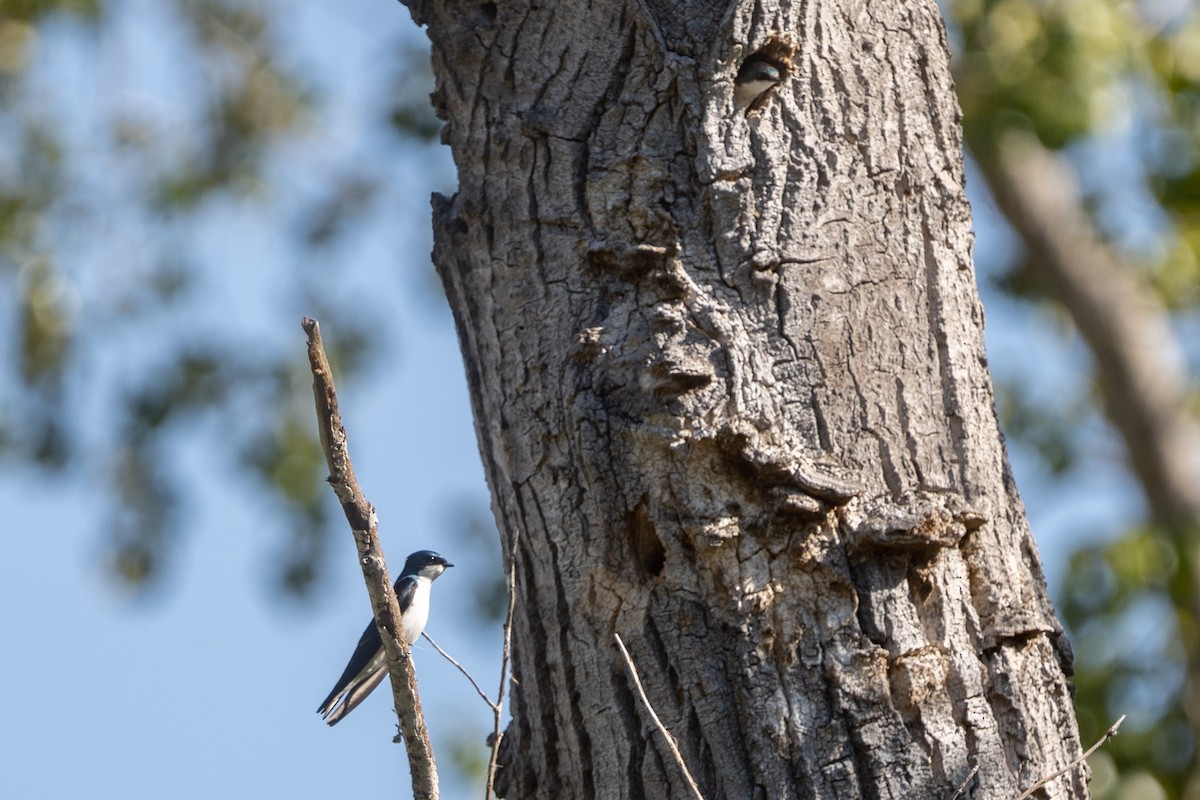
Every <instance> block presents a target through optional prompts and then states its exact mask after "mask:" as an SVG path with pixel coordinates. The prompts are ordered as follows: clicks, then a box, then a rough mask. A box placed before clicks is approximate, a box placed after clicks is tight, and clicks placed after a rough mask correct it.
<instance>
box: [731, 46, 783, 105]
mask: <svg viewBox="0 0 1200 800" xmlns="http://www.w3.org/2000/svg"><path fill="white" fill-rule="evenodd" d="M782 77H783V73H782V72H780V70H779V65H778V64H776V63H775V62H773V61H770V60H768V59H767V58H765V57H763V56H760V55H757V54H756V55H752V56H750V57H749V58H747V59H746V60H745V61H743V62H742V66H741V68H740V69H739V70H738V74H737V78H736V79H735V80H734V82H733V102H734V103H736V104H737V107H738V108H739V109H741V110H742V111H749V110H750V109H751V108H752V107H753V106H754V103H755V102H756V101H757V100H758V99H759V98H760V97H762V96H763V95H764V94H766V93H767V91H768V90H769V89H771V87H773V86H775V85H776V84H777V83H779V81H780V79H781V78H782Z"/></svg>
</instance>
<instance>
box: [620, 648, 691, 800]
mask: <svg viewBox="0 0 1200 800" xmlns="http://www.w3.org/2000/svg"><path fill="white" fill-rule="evenodd" d="M613 638H614V639H616V640H617V649H619V650H620V651H621V655H622V656H623V657H624V658H625V666H626V667H628V668H629V675H630V677H631V678H633V685H634V686H635V687H637V691H638V696H639V697H641V698H642V704H643V705H644V706H646V711H648V712H649V713H650V719H652V720H654V724H655V726H656V727H657V728H658V731H659V733H661V734H662V735H663V739H665V740H666V742H667V747H668V748H669V749H670V750H671V755H672V756H674V757H675V763H676V764H678V765H679V768H680V769H681V770H683V777H684V780H686V781H687V785H688V787H689V788H690V789H691V790H692V794H694V795H696V800H704V795H702V794H700V787H699V786H697V785H696V781H695V779H694V778H692V773H691V772H690V771H689V770H688V768H687V764H685V763H683V754H682V753H680V752H679V745H678V744H676V742H675V737H674V736H672V735H671V732H670V731H668V730H667V726H666V725H663V722H662V720H661V719H659V718H658V714H657V713H655V711H654V706H652V705H650V698H648V697H647V696H646V689H645V688H644V687H643V686H642V679H641V677H639V676H638V671H637V667H636V666H634V664H633V659H632V658H630V657H629V651H628V650H626V649H625V643H624V642H622V641H621V634H619V633H614V634H613Z"/></svg>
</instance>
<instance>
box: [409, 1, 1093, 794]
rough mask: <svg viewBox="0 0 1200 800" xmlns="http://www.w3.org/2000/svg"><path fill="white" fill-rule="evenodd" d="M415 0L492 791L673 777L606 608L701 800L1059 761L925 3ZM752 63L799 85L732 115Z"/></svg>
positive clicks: (1072, 734) (1050, 620) (946, 85)
mask: <svg viewBox="0 0 1200 800" xmlns="http://www.w3.org/2000/svg"><path fill="white" fill-rule="evenodd" d="M409 6H410V8H412V10H413V15H414V17H415V18H416V19H417V20H418V21H419V22H423V23H427V24H428V25H429V34H430V38H431V39H432V41H433V57H434V67H435V73H436V75H437V79H438V89H437V92H436V93H435V96H434V102H435V105H436V107H437V108H438V109H439V111H440V113H441V114H442V115H443V117H444V118H445V119H446V120H447V127H446V132H445V137H446V141H447V143H448V144H449V145H450V146H451V148H452V151H453V153H454V157H455V160H456V162H457V164H458V169H459V179H460V187H459V191H458V192H457V194H455V196H454V197H452V198H442V197H435V200H434V228H435V249H434V260H435V262H436V264H437V267H438V270H439V274H440V275H441V277H442V280H443V283H444V285H445V287H446V292H447V295H448V297H449V300H450V304H451V307H452V309H453V310H454V315H455V319H456V322H457V326H458V331H459V336H460V340H461V344H462V349H463V354H464V362H465V365H466V369H467V375H468V379H469V383H470V388H471V392H472V396H473V403H474V411H475V420H476V427H477V433H478V438H479V442H480V449H481V452H482V456H483V460H484V466H485V471H486V473H487V476H488V480H489V483H490V485H491V488H492V494H493V498H494V510H495V513H496V517H497V520H498V522H499V525H500V528H501V531H502V539H503V540H504V544H505V558H506V559H508V560H510V561H513V560H515V563H516V570H517V594H518V605H517V613H516V618H515V620H514V628H513V637H514V638H513V648H514V650H513V654H514V667H515V677H516V680H517V684H516V685H515V687H514V693H513V705H512V710H513V721H512V724H511V725H510V727H509V731H508V737H507V738H506V740H505V747H504V752H503V758H504V767H503V769H502V771H501V781H500V782H499V783H498V791H499V792H500V793H501V794H505V795H507V796H509V797H522V798H525V797H546V798H562V797H571V798H588V797H604V798H640V797H652V798H670V797H689V796H691V795H690V794H689V790H688V788H687V787H686V785H685V782H684V780H683V777H682V774H681V772H680V770H679V768H678V766H677V765H676V764H675V763H674V761H673V759H672V757H671V756H670V755H669V754H668V753H667V752H666V748H665V746H664V745H663V744H662V739H661V737H659V736H657V735H656V733H655V730H654V727H653V724H652V722H651V721H650V719H649V717H648V715H647V713H646V710H645V708H644V707H643V706H642V705H641V704H640V703H639V701H638V700H637V698H636V697H635V693H634V690H633V687H632V686H631V685H630V683H629V680H628V677H627V675H626V673H625V671H624V669H623V666H622V661H621V659H620V657H619V655H618V654H617V652H616V650H615V648H614V647H613V644H612V643H613V634H614V633H619V634H620V635H621V637H622V638H623V640H624V641H625V643H626V644H627V646H628V648H629V651H630V653H631V654H632V658H633V660H634V661H635V662H636V664H637V669H638V671H639V673H640V674H641V676H642V680H643V682H644V684H645V688H646V691H647V694H648V697H649V698H650V700H651V702H652V703H653V705H654V708H655V710H656V711H657V713H658V715H659V716H660V717H661V719H662V721H663V723H664V724H665V725H666V727H667V728H668V729H669V730H670V731H671V733H672V734H673V735H674V736H675V738H676V739H677V740H678V742H679V746H680V749H681V751H682V753H683V757H684V759H685V761H686V762H687V764H688V766H689V767H690V769H691V772H692V773H693V774H694V775H695V777H696V780H697V781H698V783H699V785H700V788H701V790H702V791H703V793H704V795H705V796H706V797H710V798H723V797H728V798H771V799H772V800H775V799H776V798H838V799H839V800H841V799H843V798H852V797H871V798H874V797H893V798H918V797H919V798H926V797H949V796H950V795H952V794H953V792H954V790H955V789H956V788H957V787H958V786H959V785H960V784H961V782H962V780H963V779H964V777H965V776H966V775H967V774H968V772H969V770H970V769H971V767H972V766H973V765H976V764H978V766H979V772H978V774H977V775H976V777H975V778H974V779H973V780H972V781H971V782H970V783H969V784H968V787H967V789H966V790H965V791H964V794H963V796H964V797H973V798H1000V797H1008V796H1010V795H1015V794H1016V793H1017V792H1018V790H1019V788H1020V787H1023V786H1029V785H1031V784H1033V783H1034V782H1035V781H1037V780H1038V779H1039V778H1040V777H1042V776H1043V775H1047V774H1050V773H1052V772H1053V771H1055V770H1056V769H1060V768H1062V767H1064V766H1066V765H1068V764H1069V763H1070V762H1071V761H1072V759H1074V758H1075V757H1076V756H1077V755H1078V754H1079V744H1078V741H1077V734H1076V727H1075V721H1074V716H1073V712H1072V708H1071V697H1070V688H1069V684H1068V681H1067V673H1068V672H1069V649H1068V647H1067V646H1066V642H1065V640H1064V638H1063V636H1062V632H1061V629H1060V627H1059V625H1058V623H1057V621H1056V620H1055V617H1054V612H1053V609H1052V607H1051V605H1050V602H1049V600H1048V598H1047V595H1046V590H1045V585H1044V581H1043V578H1042V572H1041V565H1040V563H1039V561H1038V557H1037V554H1036V550H1035V548H1034V545H1033V541H1032V539H1031V537H1030V534H1029V528H1028V523H1027V521H1026V518H1025V513H1024V509H1023V507H1022V505H1021V502H1020V499H1019V497H1018V495H1017V491H1016V488H1015V487H1014V486H1013V483H1012V480H1011V476H1010V474H1009V471H1008V466H1007V462H1006V457H1005V453H1004V448H1003V442H1002V439H1001V436H1000V433H999V431H998V428H997V425H996V419H995V413H994V410H993V405H992V389H991V384H990V379H989V377H988V374H987V369H986V363H985V359H984V354H983V353H984V351H983V343H982V325H983V313H982V310H981V308H980V306H979V300H978V296H977V291H976V286H975V283H974V274H973V271H972V267H971V252H970V250H971V242H972V239H971V230H970V227H971V220H970V211H969V208H968V206H967V202H966V199H965V196H964V194H963V171H962V143H961V132H960V125H959V118H958V113H959V112H958V107H957V103H956V100H955V97H954V92H953V87H952V85H951V82H950V77H949V70H948V63H947V61H948V57H947V53H946V46H945V41H944V36H943V32H942V27H941V25H942V23H941V19H940V16H939V14H938V10H937V7H936V5H935V4H934V3H932V2H917V1H916V0H910V1H909V2H879V3H861V2H849V1H848V0H846V1H844V2H828V3H812V2H809V3H793V4H784V5H780V4H777V3H771V2H763V3H759V4H757V5H756V4H752V3H740V4H720V3H703V4H702V3H690V4H680V3H677V2H670V3H668V2H665V0H642V2H632V3H625V2H616V1H614V2H594V3H591V4H582V3H575V2H557V3H551V4H526V3H520V2H514V3H503V4H493V3H482V4H469V3H455V2H449V3H447V2H439V3H422V2H419V1H418V0H413V2H410V3H409ZM756 52H758V53H760V54H761V55H763V56H766V57H769V58H770V59H771V60H772V61H773V62H774V63H776V64H778V65H780V67H781V68H782V71H783V80H782V81H781V82H780V84H779V85H778V86H776V87H775V88H773V89H771V90H770V91H769V92H768V93H767V94H766V95H764V96H763V97H762V98H760V100H759V101H757V102H756V103H755V105H753V106H752V107H751V110H750V111H749V112H748V114H747V113H743V112H742V111H741V110H740V109H739V108H737V107H736V106H735V104H734V100H733V88H734V87H733V79H734V76H735V75H737V73H738V68H739V65H740V64H741V62H742V61H744V60H745V58H747V57H748V56H750V55H751V54H753V53H756ZM517 530H519V531H521V535H520V539H519V545H518V546H517V547H516V548H515V549H513V548H511V547H509V543H510V542H512V532H514V531H517ZM1085 782H1086V767H1082V768H1080V769H1078V770H1075V771H1073V772H1071V773H1069V774H1067V775H1066V776H1064V777H1062V778H1060V779H1057V780H1055V781H1054V782H1052V783H1051V784H1049V785H1048V786H1047V787H1046V789H1045V790H1044V796H1045V797H1049V798H1067V797H1085V796H1086V794H1087V790H1086V786H1085Z"/></svg>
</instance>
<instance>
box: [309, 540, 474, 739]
mask: <svg viewBox="0 0 1200 800" xmlns="http://www.w3.org/2000/svg"><path fill="white" fill-rule="evenodd" d="M453 566H454V565H453V564H451V563H450V562H449V561H447V560H446V559H444V558H442V557H441V556H440V555H438V554H437V553H435V552H433V551H432V550H418V551H417V552H415V553H413V554H412V555H411V556H409V557H408V560H407V561H405V562H404V570H403V571H402V572H401V573H400V577H399V578H397V579H396V600H397V601H399V604H400V629H401V631H402V632H403V634H404V638H405V640H406V641H407V642H408V643H409V644H412V643H413V642H415V641H416V640H417V637H418V636H420V635H421V631H423V630H425V623H426V622H428V621H429V587H430V586H431V585H432V584H433V581H434V579H436V578H437V576H439V575H441V574H442V573H443V572H444V571H445V570H446V568H447V567H453ZM387 674H388V668H387V654H386V653H385V652H384V649H383V640H381V639H380V638H379V629H378V628H376V627H375V620H371V622H370V623H369V624H368V625H367V629H366V630H365V631H363V635H362V638H361V639H359V640H358V647H356V648H355V649H354V655H352V656H350V663H348V664H346V669H345V670H344V671H343V672H342V677H340V678H338V682H337V684H336V685H335V686H334V687H333V691H332V692H330V693H329V696H328V697H326V698H325V702H324V703H321V707H320V708H318V709H317V713H318V714H320V715H321V716H322V718H323V719H324V720H325V721H326V722H328V723H329V724H330V725H336V724H337V723H338V722H339V721H340V720H341V719H342V717H344V716H346V715H347V714H349V713H350V712H351V711H353V710H354V709H355V707H356V706H358V704H359V703H361V702H362V701H363V700H365V699H366V697H367V695H369V694H370V693H371V692H372V691H374V689H375V687H376V686H378V685H379V682H380V681H382V680H383V679H384V677H385V676H386V675H387Z"/></svg>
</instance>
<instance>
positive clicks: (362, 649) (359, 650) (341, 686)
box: [317, 619, 387, 725]
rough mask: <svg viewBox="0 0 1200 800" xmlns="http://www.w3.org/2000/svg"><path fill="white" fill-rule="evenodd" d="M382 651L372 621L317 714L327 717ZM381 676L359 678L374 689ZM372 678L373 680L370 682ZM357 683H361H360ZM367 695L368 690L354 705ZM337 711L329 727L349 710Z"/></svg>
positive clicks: (377, 631)
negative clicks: (342, 695)
mask: <svg viewBox="0 0 1200 800" xmlns="http://www.w3.org/2000/svg"><path fill="white" fill-rule="evenodd" d="M382 649H383V641H382V640H381V639H380V638H379V629H378V628H376V627H375V620H374V619H372V620H371V621H370V622H369V623H368V624H367V629H366V630H364V631H363V634H362V637H361V638H360V639H359V640H358V647H356V648H354V654H353V655H352V656H350V660H349V661H348V662H347V663H346V668H345V669H344V670H342V677H340V678H338V680H337V683H336V684H334V687H333V691H332V692H330V693H329V696H328V697H326V698H325V702H323V703H321V707H320V708H318V709H317V711H318V713H320V714H324V715H326V716H329V713H330V711H331V710H332V709H333V707H334V706H335V705H337V700H338V697H339V696H340V695H341V694H342V693H343V692H346V691H347V690H348V688H349V687H351V684H353V683H355V682H356V679H358V678H360V673H361V672H362V671H363V670H365V669H366V667H367V665H368V664H370V663H371V659H373V658H374V657H375V656H376V654H378V653H379V651H380V650H382ZM386 673H387V666H386V665H385V666H384V669H383V670H382V674H386ZM382 674H381V675H380V677H378V678H376V677H375V675H373V674H372V675H362V676H361V677H362V678H364V679H366V681H367V682H370V684H371V686H370V688H371V689H374V688H375V687H376V686H378V685H379V680H381V679H382ZM372 678H375V679H374V680H371V679H372ZM359 682H360V683H362V681H359ZM356 688H357V687H356ZM353 693H354V692H353V691H351V692H349V694H353ZM367 694H370V689H368V690H367V692H365V693H362V694H361V696H360V697H359V698H358V702H356V703H355V704H354V705H358V703H360V702H362V699H363V698H364V697H366V696H367ZM350 699H351V698H350V697H349V696H347V698H346V700H347V702H346V705H349V701H350ZM339 711H340V712H341V713H339V714H337V715H336V719H330V720H329V724H330V725H333V724H334V723H335V722H337V720H338V719H341V718H342V717H343V716H345V715H346V714H348V713H349V712H350V709H349V708H344V709H339Z"/></svg>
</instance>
